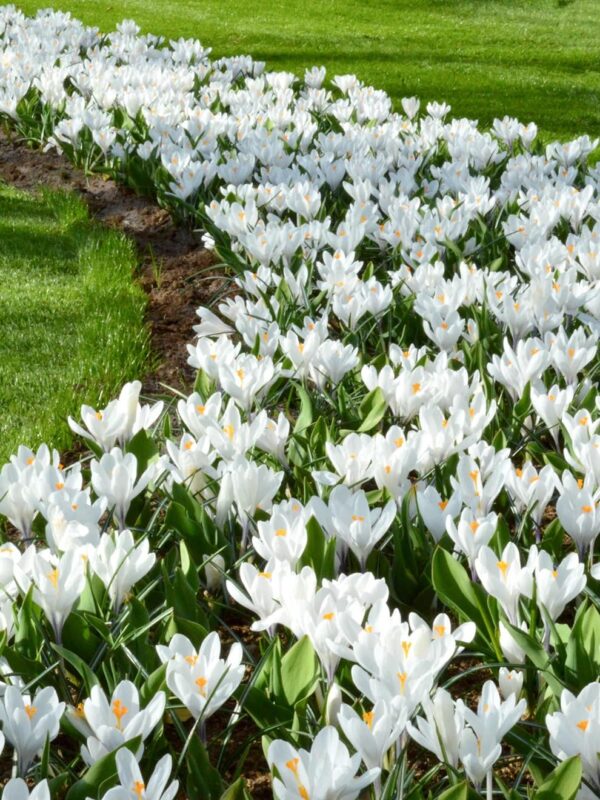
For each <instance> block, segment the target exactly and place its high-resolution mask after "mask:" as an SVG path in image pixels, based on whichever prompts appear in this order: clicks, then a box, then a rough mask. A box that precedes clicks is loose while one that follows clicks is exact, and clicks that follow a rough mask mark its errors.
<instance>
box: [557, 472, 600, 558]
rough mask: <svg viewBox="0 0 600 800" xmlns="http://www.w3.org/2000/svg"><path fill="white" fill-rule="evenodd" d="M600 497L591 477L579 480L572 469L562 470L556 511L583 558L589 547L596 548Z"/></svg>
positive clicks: (599, 522)
mask: <svg viewBox="0 0 600 800" xmlns="http://www.w3.org/2000/svg"><path fill="white" fill-rule="evenodd" d="M599 498H600V492H599V491H598V490H596V491H594V487H593V486H592V481H591V476H588V477H586V480H585V481H583V482H581V483H580V482H579V481H577V480H576V479H575V478H574V477H573V475H571V473H570V472H567V471H565V472H563V476H562V485H561V487H560V497H559V498H558V501H557V503H556V513H557V515H558V518H559V520H560V524H561V525H562V526H563V528H564V529H565V531H566V532H567V533H568V534H569V536H570V537H571V538H572V539H573V541H574V542H575V544H576V546H577V551H578V553H579V557H580V558H584V556H585V554H586V552H587V551H588V550H593V547H594V542H595V541H596V538H597V537H598V534H599V533H600V508H599V506H598V503H599V502H600V500H599Z"/></svg>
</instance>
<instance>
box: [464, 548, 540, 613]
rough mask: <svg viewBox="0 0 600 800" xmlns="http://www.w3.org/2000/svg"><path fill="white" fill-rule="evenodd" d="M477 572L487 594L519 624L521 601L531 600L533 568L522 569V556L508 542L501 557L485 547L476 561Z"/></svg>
mask: <svg viewBox="0 0 600 800" xmlns="http://www.w3.org/2000/svg"><path fill="white" fill-rule="evenodd" d="M475 570H476V571H477V575H478V577H479V580H480V581H481V583H482V585H483V587H484V589H485V590H486V592H487V593H488V594H489V595H491V596H492V597H495V598H496V599H497V600H498V602H499V603H500V605H501V606H502V608H503V609H504V611H505V612H506V615H507V617H508V618H509V620H510V622H511V623H512V624H513V625H517V624H518V621H519V619H518V616H519V615H518V608H519V598H520V597H521V596H522V595H523V596H524V597H531V593H532V586H533V574H532V573H533V565H531V564H530V563H529V562H528V563H527V564H526V565H525V566H524V567H521V555H520V553H519V548H518V547H517V546H516V544H514V542H509V543H508V544H507V545H506V547H505V548H504V550H503V551H502V555H501V556H500V557H498V556H497V555H496V553H494V551H493V550H492V549H490V548H489V547H482V548H481V549H480V551H479V554H478V555H477V558H476V559H475Z"/></svg>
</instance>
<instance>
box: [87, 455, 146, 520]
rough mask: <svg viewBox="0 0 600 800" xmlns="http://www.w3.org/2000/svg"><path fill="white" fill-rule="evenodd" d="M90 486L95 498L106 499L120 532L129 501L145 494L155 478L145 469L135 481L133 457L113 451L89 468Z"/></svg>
mask: <svg viewBox="0 0 600 800" xmlns="http://www.w3.org/2000/svg"><path fill="white" fill-rule="evenodd" d="M91 470H92V486H93V487H94V491H95V492H96V494H97V495H98V497H105V498H106V500H107V503H108V506H109V507H110V508H113V509H114V514H115V517H116V520H117V523H118V524H119V527H120V528H121V530H123V529H124V528H125V518H126V517H127V512H128V511H129V506H130V505H131V501H132V500H133V499H134V498H135V497H137V496H138V495H139V494H141V492H143V491H144V489H145V488H146V486H147V485H148V483H149V482H150V480H151V478H152V477H153V475H154V471H155V470H154V468H153V467H152V466H150V467H148V468H147V469H146V470H145V472H144V473H143V474H142V475H141V476H140V477H139V479H138V478H137V458H136V457H135V456H134V455H133V453H123V451H122V450H121V449H120V448H118V447H113V449H112V450H111V451H110V453H105V454H104V455H103V456H102V458H101V459H100V461H97V460H96V459H94V460H93V461H92V464H91Z"/></svg>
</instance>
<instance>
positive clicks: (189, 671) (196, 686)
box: [156, 631, 244, 723]
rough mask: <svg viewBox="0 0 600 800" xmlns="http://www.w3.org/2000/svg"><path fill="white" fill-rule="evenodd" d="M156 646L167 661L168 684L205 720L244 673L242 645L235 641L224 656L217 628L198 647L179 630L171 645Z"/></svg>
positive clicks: (184, 702)
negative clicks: (179, 632)
mask: <svg viewBox="0 0 600 800" xmlns="http://www.w3.org/2000/svg"><path fill="white" fill-rule="evenodd" d="M156 650H157V652H158V656H159V658H160V660H161V661H162V662H163V663H164V662H166V663H167V686H168V687H169V689H170V690H171V691H172V692H173V694H174V695H175V696H176V697H177V698H178V699H179V700H180V701H181V702H182V703H183V705H184V706H185V707H186V708H187V709H188V711H189V712H190V714H191V715H192V716H193V717H194V718H195V719H200V718H201V719H202V722H203V723H204V722H206V720H207V719H208V718H209V717H210V716H211V714H214V712H215V711H217V709H219V708H220V707H221V706H222V705H223V703H225V702H226V700H228V699H229V698H230V697H231V695H232V694H233V693H234V692H235V690H236V689H237V687H238V686H239V685H240V683H241V680H242V678H243V677H244V665H243V664H242V663H241V662H242V646H241V645H240V644H239V642H234V644H232V645H231V649H230V651H229V654H228V656H227V658H226V659H223V658H221V642H220V640H219V634H218V633H216V632H214V631H213V632H212V633H209V634H208V636H207V637H206V638H205V639H204V641H203V642H202V644H201V645H200V649H199V650H196V648H195V647H194V645H193V644H192V643H191V642H190V640H189V639H188V638H187V637H186V636H182V635H181V634H178V633H176V634H175V636H173V638H172V639H171V641H170V643H169V646H168V647H165V646H164V645H158V647H157V648H156Z"/></svg>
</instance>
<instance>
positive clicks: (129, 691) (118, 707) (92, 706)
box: [70, 681, 166, 765]
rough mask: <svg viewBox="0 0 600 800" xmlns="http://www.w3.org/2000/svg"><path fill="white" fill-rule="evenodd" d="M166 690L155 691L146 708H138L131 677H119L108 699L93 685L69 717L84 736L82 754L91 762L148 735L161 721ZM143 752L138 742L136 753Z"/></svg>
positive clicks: (89, 763) (136, 692)
mask: <svg viewBox="0 0 600 800" xmlns="http://www.w3.org/2000/svg"><path fill="white" fill-rule="evenodd" d="M165 701H166V697H165V693H164V692H157V693H156V694H155V695H154V697H153V698H152V700H151V701H150V702H149V703H148V705H147V706H146V708H143V709H142V708H140V697H139V693H138V690H137V689H136V687H135V686H134V684H133V683H131V681H121V682H120V683H119V684H118V685H117V686H116V688H115V690H114V692H113V693H112V697H111V699H110V700H109V699H108V698H107V696H106V694H105V693H104V692H103V690H102V689H101V688H100V687H99V686H94V687H93V688H92V691H91V693H90V696H89V697H88V698H87V700H85V701H84V703H83V705H82V706H80V708H79V709H78V711H77V712H76V713H74V714H71V715H70V719H71V721H72V722H73V723H74V724H75V725H76V726H77V727H78V728H79V729H80V730H81V732H82V733H83V734H84V735H85V736H86V744H85V745H83V746H82V748H81V757H82V758H83V760H84V761H85V763H86V764H88V765H92V764H95V763H96V761H99V760H100V759H101V758H103V757H104V756H105V755H107V754H108V753H111V752H112V751H113V750H117V748H119V747H121V745H123V744H124V743H125V742H129V741H131V740H132V739H135V738H137V737H138V736H139V737H141V739H142V742H143V741H144V740H145V739H147V738H148V736H149V735H150V734H151V733H152V731H153V730H154V728H156V726H157V725H158V723H159V722H160V720H161V718H162V715H163V713H164V710H165ZM143 752H144V745H143V744H140V746H139V748H138V751H137V753H136V754H135V757H136V758H137V759H138V760H139V759H140V758H141V757H142V755H143Z"/></svg>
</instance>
